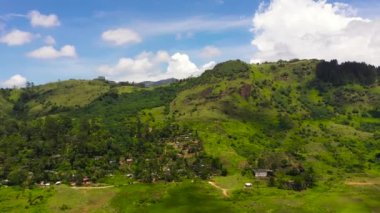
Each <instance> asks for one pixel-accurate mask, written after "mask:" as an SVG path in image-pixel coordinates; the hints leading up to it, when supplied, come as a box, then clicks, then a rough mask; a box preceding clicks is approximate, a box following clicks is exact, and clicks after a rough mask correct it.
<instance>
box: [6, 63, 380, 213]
mask: <svg viewBox="0 0 380 213" xmlns="http://www.w3.org/2000/svg"><path fill="white" fill-rule="evenodd" d="M379 83H380V81H379V68H376V67H373V66H370V65H366V64H363V63H354V62H347V63H344V64H341V65H339V64H337V62H336V61H331V62H325V61H318V60H292V61H279V62H276V63H263V64H246V63H244V62H242V61H239V60H235V61H227V62H224V63H221V64H218V65H217V66H215V68H214V69H212V70H207V71H206V72H205V73H203V74H202V75H201V76H200V77H198V78H190V79H186V80H181V81H178V82H173V83H171V84H165V85H161V86H154V87H149V88H145V87H144V86H143V85H141V84H137V85H136V84H130V83H127V82H121V83H115V82H109V81H105V80H92V81H84V80H81V81H79V80H70V81H63V82H56V83H50V84H46V85H40V86H30V87H27V88H24V89H17V90H9V89H8V90H2V93H1V95H0V106H2V107H1V110H0V116H3V117H5V118H4V119H3V122H2V123H0V153H1V156H0V159H1V161H0V162H1V167H0V168H1V170H0V179H2V180H3V182H4V181H5V180H7V181H6V183H7V184H9V185H22V186H33V185H34V184H35V183H39V182H40V181H45V182H46V181H58V180H59V181H63V182H64V183H70V182H75V183H76V184H79V185H80V184H83V181H82V179H83V177H84V176H88V177H90V179H91V181H93V182H98V183H112V184H114V185H123V184H125V183H128V184H130V183H131V182H133V181H137V182H139V183H141V185H138V186H136V187H134V188H128V187H125V186H124V187H121V188H119V190H120V192H119V194H117V195H116V196H115V198H114V200H111V201H110V202H111V204H112V205H114V207H115V208H116V209H119V210H120V211H124V210H125V209H128V208H131V209H135V210H134V211H144V210H147V211H148V210H149V211H153V212H154V209H155V208H157V209H162V208H165V205H169V204H168V203H170V202H173V200H174V197H171V196H173V195H175V196H178V194H182V191H183V190H182V189H186V190H188V189H192V190H194V191H193V192H192V193H194V194H192V193H190V192H189V194H186V193H183V196H184V198H183V199H184V201H183V202H185V203H186V202H190V200H191V199H190V198H191V197H192V196H199V197H203V196H205V195H204V193H208V191H209V190H210V187H209V186H205V185H207V182H204V181H202V180H207V181H210V180H212V181H214V182H215V184H216V186H218V187H219V189H223V188H224V189H225V190H226V193H229V195H228V196H230V197H228V198H225V199H224V200H223V198H220V197H218V196H214V192H213V193H212V194H210V195H207V196H209V197H208V198H207V199H210V205H215V207H210V209H219V207H217V206H222V207H223V206H225V205H228V206H231V211H243V209H245V208H248V209H250V210H252V211H269V210H271V209H272V210H274V211H279V212H284V210H285V209H287V207H286V206H288V209H291V210H290V211H293V210H294V211H308V212H313V211H312V210H311V209H312V208H311V207H307V203H311V204H312V206H313V207H315V208H316V209H318V208H321V207H323V208H324V209H323V211H326V212H328V211H344V208H343V205H340V204H337V205H336V206H334V205H332V206H331V205H329V204H328V201H329V200H328V199H327V198H326V199H325V200H324V199H320V200H318V202H317V201H315V199H314V196H321V195H322V194H326V196H327V197H329V199H331V200H335V201H336V202H338V203H344V202H346V201H345V200H344V199H347V201H348V202H350V201H355V200H358V199H359V200H362V201H361V202H359V201H358V202H357V204H352V205H353V206H352V208H351V209H357V210H358V211H362V210H363V209H366V210H368V211H369V212H371V211H377V210H379V208H380V203H379V202H378V196H377V197H376V194H377V195H378V194H380V188H379V185H378V184H379V181H380V107H379V106H380V86H379ZM258 169H261V170H263V169H264V170H267V171H269V172H270V174H272V175H271V176H270V177H267V178H262V179H257V178H255V177H254V175H255V174H254V171H255V170H258ZM127 174H128V177H131V176H132V177H133V178H132V179H129V178H125V177H124V176H123V175H127ZM188 180H193V181H194V180H196V181H195V182H196V183H197V184H196V185H194V186H191V184H190V183H188ZM363 180H365V181H364V182H363ZM172 181H175V182H177V183H178V184H179V185H180V186H178V187H176V186H172V185H171V186H170V187H169V188H168V189H167V190H168V191H165V190H164V191H162V184H163V183H168V182H172ZM198 181H200V182H199V183H198ZM245 182H252V183H254V184H256V188H255V187H253V188H244V187H243V186H244V183H245ZM4 183H5V182H4ZM142 183H155V184H154V185H153V186H152V188H149V187H148V188H146V187H147V186H146V185H145V184H142ZM180 183H181V184H180ZM366 183H367V184H366ZM182 184H183V185H182ZM189 184H190V185H189ZM357 185H359V187H361V188H359V189H358V188H353V187H355V186H357ZM140 187H141V188H140ZM155 187H157V188H155ZM129 189H131V190H134V191H136V193H137V194H139V195H138V196H142V197H138V198H136V199H140V198H141V200H143V201H141V200H140V201H139V202H142V204H141V206H138V205H137V204H136V205H135V204H128V205H132V206H129V207H126V206H124V205H121V204H120V202H122V201H121V200H122V199H123V196H124V194H128V193H127V192H128V190H129ZM211 189H212V187H211ZM219 189H216V190H219ZM65 190H67V189H63V191H65ZM181 190H182V191H181ZM145 191H149V192H150V191H151V192H152V193H154V194H157V198H155V199H156V200H150V199H153V198H145V197H144V196H143V194H144V192H145ZM109 193H111V192H109ZM113 193H116V192H113ZM165 193H166V194H165ZM197 193H199V194H198V195H196V194H197ZM367 193H370V194H374V195H373V196H372V195H368V194H367ZM202 194H203V195H202ZM353 194H355V196H354V195H353ZM54 196H59V194H56V195H54ZM207 196H205V197H207ZM285 197H287V198H285ZM298 198H299V199H298ZM52 199H53V200H57V199H58V198H57V197H54V198H52ZM120 199H121V200H120ZM128 199H129V198H128ZM259 200H260V202H263V203H265V204H266V205H264V204H261V205H258V204H257V205H256V204H255V205H251V204H252V202H256V203H257V202H258V201H259ZM297 200H298V201H297ZM169 201H170V202H169ZM136 202H137V201H134V203H136ZM144 202H147V203H144ZM291 203H292V204H291ZM41 205H42V204H41ZM49 205H50V204H49ZM73 205H74V204H73ZM75 205H77V204H75ZM133 205H134V206H133ZM144 205H146V206H145V207H146V208H145V207H144ZM173 205H174V206H173V211H177V210H178V211H179V209H176V208H177V207H178V206H175V205H176V204H173ZM178 205H184V206H186V205H187V204H184V203H182V204H178ZM0 206H1V205H0ZM148 206H149V207H148ZM189 206H191V205H189ZM247 206H249V207H247ZM235 207H236V209H235ZM184 208H185V207H184ZM186 208H187V207H186ZM156 211H158V210H156Z"/></svg>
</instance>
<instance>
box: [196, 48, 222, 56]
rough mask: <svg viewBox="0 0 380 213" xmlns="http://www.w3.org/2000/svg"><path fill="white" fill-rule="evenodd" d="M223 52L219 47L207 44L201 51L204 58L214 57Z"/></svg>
mask: <svg viewBox="0 0 380 213" xmlns="http://www.w3.org/2000/svg"><path fill="white" fill-rule="evenodd" d="M221 54H222V52H221V51H220V50H219V49H218V48H217V47H214V46H206V47H205V48H203V50H202V52H201V54H200V55H201V57H203V58H212V57H215V56H219V55H221Z"/></svg>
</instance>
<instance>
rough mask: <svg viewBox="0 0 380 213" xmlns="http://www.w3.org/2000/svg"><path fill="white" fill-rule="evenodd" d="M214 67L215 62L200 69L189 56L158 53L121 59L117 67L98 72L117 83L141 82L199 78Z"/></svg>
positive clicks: (104, 67) (103, 67) (104, 68)
mask: <svg viewBox="0 0 380 213" xmlns="http://www.w3.org/2000/svg"><path fill="white" fill-rule="evenodd" d="M214 65H215V62H210V63H207V64H205V65H204V66H202V67H201V68H198V67H197V65H195V64H194V63H193V62H192V61H191V60H190V57H189V56H188V55H187V54H184V53H175V54H173V55H172V56H169V54H168V53H167V52H166V51H158V52H156V53H152V52H142V53H141V54H139V55H137V56H136V57H134V58H120V59H119V61H118V62H117V64H115V65H111V66H110V65H102V66H100V67H98V72H99V73H100V74H102V75H105V76H106V77H107V78H108V79H111V80H115V81H135V82H141V81H157V80H161V79H167V78H177V79H183V78H188V77H190V76H198V75H200V74H201V73H202V72H203V71H204V70H206V69H210V68H212V67H213V66H214Z"/></svg>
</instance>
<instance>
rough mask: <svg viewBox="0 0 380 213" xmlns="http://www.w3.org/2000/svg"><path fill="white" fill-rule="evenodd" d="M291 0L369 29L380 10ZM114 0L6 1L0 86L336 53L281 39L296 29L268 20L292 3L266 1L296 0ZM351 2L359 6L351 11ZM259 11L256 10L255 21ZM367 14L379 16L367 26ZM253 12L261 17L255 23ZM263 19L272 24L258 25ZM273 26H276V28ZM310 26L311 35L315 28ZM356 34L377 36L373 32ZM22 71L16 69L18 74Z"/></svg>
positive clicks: (1, 17)
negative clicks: (357, 21)
mask: <svg viewBox="0 0 380 213" xmlns="http://www.w3.org/2000/svg"><path fill="white" fill-rule="evenodd" d="M292 1H293V2H294V1H300V2H303V3H305V5H304V8H302V7H301V8H299V10H300V11H302V10H305V11H308V10H310V11H314V10H313V8H319V10H321V11H325V12H326V17H330V16H333V19H334V18H336V23H335V24H336V25H332V26H331V29H335V28H336V29H339V30H340V32H345V33H346V32H348V31H349V30H350V29H349V27H348V26H350V24H349V22H351V21H352V20H353V19H352V18H355V17H356V18H358V17H359V18H361V19H362V22H363V23H362V24H361V25H363V26H364V25H365V26H366V27H368V28H370V29H372V30H376V29H377V28H378V26H379V25H378V24H377V20H378V18H379V17H378V15H377V14H376V12H377V11H379V10H378V9H379V8H380V2H379V1H375V0H367V1H361V0H360V1H359V0H345V1H339V2H342V3H346V4H347V5H346V6H347V7H345V8H344V9H339V11H335V10H334V11H332V12H331V11H328V9H326V7H325V6H326V5H329V4H331V5H333V3H336V1H327V2H322V3H320V4H319V5H317V4H315V5H311V6H310V2H311V1H312V0H292ZM110 2H111V1H106V0H91V1H90V0H82V1H78V0H65V1H56V0H28V1H25V0H23V1H21V0H0V5H2V6H1V7H0V56H1V57H0V62H1V64H2V66H1V67H0V84H1V85H2V86H11V85H10V84H12V83H14V82H16V83H17V84H22V83H23V82H24V81H25V79H27V80H28V81H32V82H35V83H37V84H40V83H46V82H50V81H56V80H58V79H60V80H64V79H69V78H81V79H91V78H94V77H96V76H99V75H105V76H106V77H107V78H109V79H111V80H116V81H127V80H128V81H142V80H145V79H146V80H158V79H160V78H165V77H177V78H183V77H188V76H189V75H199V74H200V73H201V72H202V71H204V70H205V69H207V68H211V67H212V66H213V65H214V64H215V63H217V62H221V61H224V60H228V59H236V58H239V59H242V60H245V61H247V62H250V61H258V60H261V61H263V60H277V59H279V57H281V58H285V59H287V58H291V57H305V58H313V56H315V57H316V58H327V59H328V58H330V57H331V56H328V55H324V54H322V53H319V52H312V53H311V54H306V53H303V52H302V51H300V50H299V49H301V48H299V49H296V48H295V49H292V50H289V46H295V47H297V45H298V44H299V45H301V44H302V45H305V44H307V43H305V42H310V41H304V40H302V41H297V40H295V41H293V43H287V41H282V40H281V37H279V38H273V36H271V35H270V34H278V35H284V38H286V36H288V37H289V38H293V37H294V36H295V35H293V34H288V33H287V32H288V31H289V30H290V29H283V26H282V25H278V26H272V25H271V24H270V23H271V22H272V21H276V22H277V23H280V22H281V21H282V20H283V18H282V16H283V17H288V16H287V14H286V13H287V12H286V11H283V10H281V9H278V10H276V9H272V10H271V9H270V8H269V6H273V8H276V7H277V8H283V7H285V6H289V7H294V6H295V5H287V4H288V3H289V2H291V0H273V1H269V0H267V1H264V2H265V3H266V4H265V5H266V6H264V9H262V10H263V11H259V7H260V4H261V3H262V2H263V1H258V0H192V1H183V0H181V1H180V0H124V1H122V0H113V1H112V3H110ZM300 2H298V5H300ZM348 7H349V8H348ZM351 10H352V11H354V13H353V14H346V13H348V12H350V11H351ZM342 13H345V14H343V15H342ZM255 14H258V16H257V18H255V19H254V16H255ZM297 15H298V14H297ZM302 15H303V14H301V13H300V14H299V15H298V16H296V19H297V20H299V21H297V22H296V23H295V24H294V26H299V27H300V29H304V27H303V25H302V24H304V23H303V21H302V20H303V18H302ZM365 19H368V20H370V21H371V22H373V23H376V24H372V25H371V26H367V25H366V23H365V21H366V20H365ZM254 20H257V21H258V22H256V23H257V24H256V25H255V24H254V23H255V22H254ZM261 21H263V22H265V23H264V24H259V23H261ZM321 21H323V20H321ZM309 25H310V24H309ZM273 27H276V28H275V30H273V29H272V28H273ZM316 27H318V26H317V25H316ZM252 29H256V31H252ZM276 29H278V32H277V31H276ZM291 29H293V28H291ZM295 29H297V28H295ZM331 29H330V28H329V29H325V28H323V29H317V30H316V31H315V30H314V31H313V30H312V31H311V32H323V33H324V34H323V35H325V33H327V35H328V36H329V35H332V34H334V35H335V34H336V32H332V31H333V30H331ZM281 30H286V31H281ZM323 30H326V32H324V31H323ZM301 31H302V30H301ZM284 32H285V34H284ZM304 33H305V35H310V32H309V31H308V32H304ZM328 36H327V37H328ZM349 36H352V37H355V36H361V37H363V36H364V37H365V36H367V37H368V36H369V37H370V38H371V39H372V40H373V39H375V38H373V35H372V34H371V35H356V34H355V35H351V34H350V35H349ZM346 37H347V36H346ZM367 37H366V38H367ZM331 39H337V38H335V37H331ZM288 40H289V39H288ZM376 41H377V40H376ZM251 42H253V43H254V44H251ZM268 42H269V43H268ZM270 42H271V43H270ZM283 43H285V46H286V45H287V46H286V48H285V49H286V51H285V52H284V51H281V52H275V53H273V50H270V49H267V47H268V45H269V46H276V47H277V46H280V47H281V48H282V44H283ZM372 46H373V45H372ZM352 47H354V48H357V47H356V46H355V43H352ZM281 48H277V49H281ZM277 49H276V50H277ZM341 49H342V48H341ZM377 50H378V48H375V49H373V48H372V47H371V48H370V49H363V50H359V51H362V52H365V51H367V52H369V51H374V53H377V52H376V51H377ZM332 52H334V51H332ZM338 53H339V52H338ZM256 59H257V60H256ZM346 59H349V60H355V59H358V60H363V61H368V62H372V63H377V60H378V59H377V58H369V59H367V58H360V57H359V58H358V56H352V55H347V56H345V58H342V60H346ZM15 75H18V76H16V78H14V79H13V80H11V79H10V78H12V77H15ZM17 77H18V78H17ZM16 83H14V84H15V85H16Z"/></svg>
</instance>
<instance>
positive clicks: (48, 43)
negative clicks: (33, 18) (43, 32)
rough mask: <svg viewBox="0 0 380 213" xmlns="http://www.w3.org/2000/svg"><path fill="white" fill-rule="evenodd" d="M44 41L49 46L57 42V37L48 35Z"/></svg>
mask: <svg viewBox="0 0 380 213" xmlns="http://www.w3.org/2000/svg"><path fill="white" fill-rule="evenodd" d="M44 42H45V44H46V45H48V46H52V45H54V44H55V39H54V38H53V37H52V36H50V35H49V36H46V37H45V39H44Z"/></svg>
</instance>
